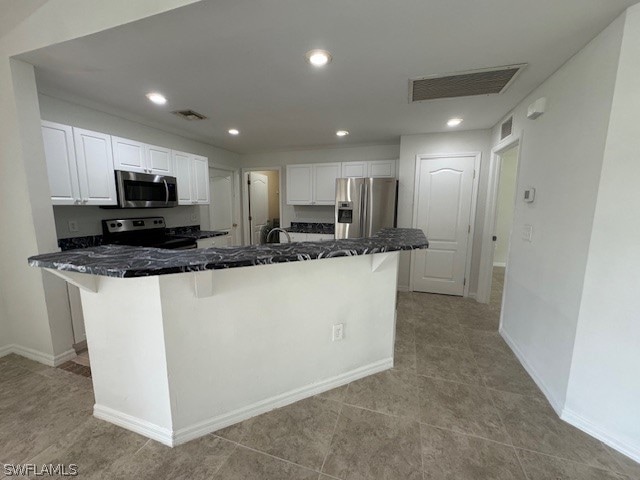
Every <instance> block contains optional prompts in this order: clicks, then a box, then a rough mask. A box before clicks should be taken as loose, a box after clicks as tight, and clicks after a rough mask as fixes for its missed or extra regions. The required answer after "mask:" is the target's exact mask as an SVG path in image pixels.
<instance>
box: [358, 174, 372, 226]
mask: <svg viewBox="0 0 640 480" xmlns="http://www.w3.org/2000/svg"><path fill="white" fill-rule="evenodd" d="M361 188H362V195H361V197H360V202H361V203H360V205H361V207H360V208H361V211H362V213H361V214H360V218H361V226H360V235H361V236H362V237H363V238H364V237H369V236H371V233H370V232H369V213H370V212H369V206H370V205H369V184H368V183H367V182H366V181H365V182H363V184H362V186H361Z"/></svg>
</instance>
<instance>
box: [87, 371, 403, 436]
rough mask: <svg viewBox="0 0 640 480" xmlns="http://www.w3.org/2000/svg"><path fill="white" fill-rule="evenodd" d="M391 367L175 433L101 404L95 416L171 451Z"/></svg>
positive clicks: (356, 374)
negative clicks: (186, 443)
mask: <svg viewBox="0 0 640 480" xmlns="http://www.w3.org/2000/svg"><path fill="white" fill-rule="evenodd" d="M391 367H393V358H388V359H385V360H381V361H378V362H374V363H371V364H369V365H365V366H364V367H360V368H356V369H355V370H351V371H350V372H347V373H343V374H341V375H338V376H336V377H333V378H330V379H328V380H323V381H321V382H317V383H313V384H311V385H307V386H304V387H301V388H297V389H295V390H291V391H289V392H286V393H283V394H281V395H276V396H275V397H271V398H267V399H265V400H261V401H259V402H256V403H253V404H251V405H248V406H246V407H242V408H239V409H237V410H234V411H232V412H229V413H225V414H223V415H219V416H217V417H212V418H210V419H207V420H204V421H202V422H198V423H196V424H194V425H190V426H188V427H184V428H180V429H178V430H175V431H171V430H169V429H166V428H163V427H159V426H158V425H154V424H153V423H150V422H147V421H145V420H141V419H139V418H136V417H132V416H130V415H127V414H124V413H121V412H118V411H116V410H113V409H111V408H108V407H104V406H102V405H97V404H96V405H95V406H94V408H93V415H94V416H95V417H97V418H100V419H102V420H106V421H108V422H111V423H114V424H115V425H118V426H120V427H123V428H126V429H127V430H131V431H132V432H136V433H139V434H140V435H144V436H145V437H148V438H152V439H154V440H156V441H158V442H160V443H162V444H164V445H167V446H169V447H175V446H177V445H180V444H182V443H185V442H188V441H189V440H193V439H195V438H198V437H202V436H204V435H207V434H209V433H212V432H215V431H217V430H220V429H221V428H225V427H228V426H230V425H233V424H235V423H238V422H241V421H243V420H247V419H249V418H252V417H255V416H256V415H260V414H262V413H266V412H269V411H271V410H274V409H276V408H280V407H284V406H286V405H290V404H291V403H294V402H297V401H298V400H302V399H304V398H308V397H311V396H313V395H317V394H319V393H322V392H326V391H328V390H331V389H334V388H337V387H341V386H343V385H346V384H347V383H350V382H353V381H355V380H359V379H361V378H364V377H366V376H369V375H373V374H374V373H378V372H382V371H384V370H388V369H389V368H391Z"/></svg>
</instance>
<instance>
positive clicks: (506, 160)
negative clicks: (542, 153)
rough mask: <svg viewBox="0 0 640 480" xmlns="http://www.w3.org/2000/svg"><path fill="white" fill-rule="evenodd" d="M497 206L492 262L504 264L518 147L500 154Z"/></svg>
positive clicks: (513, 198) (514, 188)
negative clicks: (495, 237) (495, 239)
mask: <svg viewBox="0 0 640 480" xmlns="http://www.w3.org/2000/svg"><path fill="white" fill-rule="evenodd" d="M501 160H502V161H501V162H500V181H499V189H498V202H497V203H498V206H497V209H498V210H497V214H496V229H495V232H494V233H495V235H496V236H497V237H498V240H497V241H496V243H495V253H494V255H493V264H494V265H499V266H504V265H505V263H506V262H507V253H508V252H509V236H510V234H511V226H512V225H513V211H514V209H515V205H514V201H515V194H516V180H517V178H516V174H517V172H518V148H517V147H516V148H512V149H511V150H509V151H507V152H505V153H504V154H503V155H501Z"/></svg>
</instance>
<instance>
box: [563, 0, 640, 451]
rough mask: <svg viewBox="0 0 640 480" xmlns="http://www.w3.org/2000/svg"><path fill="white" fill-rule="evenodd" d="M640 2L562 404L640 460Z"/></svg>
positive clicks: (623, 65)
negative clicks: (639, 58) (566, 390)
mask: <svg viewBox="0 0 640 480" xmlns="http://www.w3.org/2000/svg"><path fill="white" fill-rule="evenodd" d="M638 52H640V6H635V7H632V8H631V9H630V10H629V11H628V13H627V17H626V23H625V27H624V36H623V40H622V50H621V55H620V64H619V67H618V77H617V79H616V84H615V93H614V97H613V107H612V110H611V117H610V120H609V132H608V135H607V142H606V147H605V150H604V162H603V166H602V175H601V177H600V184H599V189H598V201H597V204H596V209H595V217H594V220H593V228H592V234H591V243H590V245H589V259H588V262H587V268H586V273H585V278H584V289H583V293H582V302H581V305H580V315H579V323H578V330H577V334H576V340H575V346H574V354H573V363H572V368H571V379H570V382H569V391H568V393H567V401H566V406H565V410H566V412H567V413H568V414H570V415H573V416H575V417H577V418H575V417H574V418H573V420H574V421H575V420H578V422H581V423H582V425H583V426H587V428H589V427H590V428H591V429H592V430H594V431H595V433H599V434H600V436H601V438H603V439H606V440H608V442H609V443H611V444H612V445H614V446H616V447H618V448H619V449H620V450H622V451H624V452H626V453H627V454H630V455H633V456H634V457H635V458H636V460H638V461H640V414H639V408H640V374H639V373H638V366H639V365H640V296H639V295H638V288H639V286H640V248H639V246H640V221H639V220H640V188H638V180H639V179H640V162H639V156H638V155H639V153H638V152H640V136H639V135H638V111H639V110H640V89H639V88H638V78H639V77H640V62H639V60H638Z"/></svg>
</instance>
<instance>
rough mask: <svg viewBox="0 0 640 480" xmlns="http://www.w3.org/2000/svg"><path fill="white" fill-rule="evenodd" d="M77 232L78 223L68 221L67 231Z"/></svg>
mask: <svg viewBox="0 0 640 480" xmlns="http://www.w3.org/2000/svg"><path fill="white" fill-rule="evenodd" d="M78 230H79V228H78V222H77V221H76V220H69V231H70V232H72V233H75V232H77V231H78Z"/></svg>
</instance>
